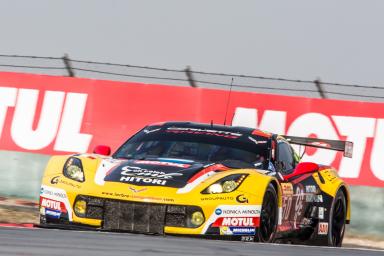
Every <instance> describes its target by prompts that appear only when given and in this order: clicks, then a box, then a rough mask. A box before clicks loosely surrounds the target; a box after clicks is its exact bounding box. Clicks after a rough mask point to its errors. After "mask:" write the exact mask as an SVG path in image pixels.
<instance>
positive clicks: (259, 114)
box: [0, 72, 384, 187]
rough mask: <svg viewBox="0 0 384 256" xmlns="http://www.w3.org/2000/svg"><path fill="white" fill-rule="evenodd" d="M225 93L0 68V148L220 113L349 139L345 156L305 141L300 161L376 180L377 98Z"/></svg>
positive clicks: (381, 179)
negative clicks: (351, 146)
mask: <svg viewBox="0 0 384 256" xmlns="http://www.w3.org/2000/svg"><path fill="white" fill-rule="evenodd" d="M228 93H229V92H228V91H226V90H219V89H207V88H192V87H182V86H170V85H157V84H143V83H132V82H114V81H103V80H91V79H82V78H70V77H56V76H47V75H32V74H22V73H11V72H0V149H2V150H13V151H25V152H35V153H43V154H49V155H52V154H63V153H68V152H92V150H93V148H94V147H95V146H96V145H100V144H102V145H109V146H111V147H112V150H116V149H117V147H118V146H119V145H121V144H122V143H123V142H124V141H125V140H126V139H128V138H129V137H130V136H131V135H133V134H134V133H136V132H137V131H139V130H140V129H142V128H143V127H144V126H145V125H147V124H151V123H157V122H163V121H195V122H205V123H210V122H211V121H212V122H213V123H215V124H223V123H224V120H227V125H239V126H248V127H253V128H257V127H258V128H260V129H263V130H267V131H270V132H273V133H278V134H286V135H290V136H300V137H307V136H311V137H315V138H316V137H317V138H322V139H330V140H349V141H352V142H353V143H354V150H353V157H352V158H345V157H343V156H342V153H341V152H337V151H332V150H327V149H315V148H307V149H306V151H305V155H304V161H313V162H317V163H321V164H325V165H332V166H334V167H335V168H337V169H338V170H339V175H340V176H341V177H342V178H344V179H345V180H346V181H347V182H349V184H355V185H373V186H380V187H384V165H383V163H382V161H381V160H382V159H384V150H383V149H384V104H383V103H368V102H360V101H345V100H330V99H314V98H306V97H292V96H282V95H272V94H261V93H252V92H237V91H233V92H232V94H231V97H230V99H229V108H228V113H227V112H226V106H227V100H228ZM226 113H227V116H225V115H226ZM177 132H181V131H177ZM224 135H226V134H224ZM226 136H236V135H232V134H230V135H226ZM297 149H298V150H299V148H297ZM301 151H303V147H302V148H301Z"/></svg>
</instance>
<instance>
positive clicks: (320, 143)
mask: <svg viewBox="0 0 384 256" xmlns="http://www.w3.org/2000/svg"><path fill="white" fill-rule="evenodd" d="M283 137H284V138H285V139H286V140H287V141H288V142H289V143H290V144H295V145H303V146H308V147H314V148H324V149H330V150H337V151H343V153H344V156H345V157H349V158H352V152H353V142H351V141H342V140H323V139H317V138H306V137H295V136H284V135H283Z"/></svg>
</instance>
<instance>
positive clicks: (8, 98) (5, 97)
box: [0, 87, 17, 138]
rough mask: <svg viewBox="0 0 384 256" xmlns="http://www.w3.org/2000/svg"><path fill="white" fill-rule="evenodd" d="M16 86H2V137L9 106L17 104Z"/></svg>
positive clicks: (0, 122)
mask: <svg viewBox="0 0 384 256" xmlns="http://www.w3.org/2000/svg"><path fill="white" fill-rule="evenodd" d="M16 94H17V89H16V88H10V87H0V138H1V135H2V134H3V127H4V122H5V117H6V115H7V111H8V108H9V107H13V106H15V104H16Z"/></svg>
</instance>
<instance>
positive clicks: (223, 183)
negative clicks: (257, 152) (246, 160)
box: [201, 174, 248, 194]
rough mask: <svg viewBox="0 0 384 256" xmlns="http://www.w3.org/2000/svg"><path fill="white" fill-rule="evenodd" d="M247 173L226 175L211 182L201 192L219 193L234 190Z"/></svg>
mask: <svg viewBox="0 0 384 256" xmlns="http://www.w3.org/2000/svg"><path fill="white" fill-rule="evenodd" d="M247 176H248V174H233V175H229V176H227V177H224V178H222V179H221V180H219V181H217V182H215V183H213V184H212V185H210V186H209V187H207V188H206V189H204V190H203V191H201V193H202V194H219V193H229V192H232V191H235V190H236V189H237V188H238V187H239V186H240V184H241V183H242V182H243V181H244V179H245V178H246V177H247Z"/></svg>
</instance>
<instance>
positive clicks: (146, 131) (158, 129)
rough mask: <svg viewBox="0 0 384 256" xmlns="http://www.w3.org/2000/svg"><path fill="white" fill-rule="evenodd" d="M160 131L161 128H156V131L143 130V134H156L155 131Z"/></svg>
mask: <svg viewBox="0 0 384 256" xmlns="http://www.w3.org/2000/svg"><path fill="white" fill-rule="evenodd" d="M160 130H161V128H157V129H153V130H148V129H144V132H145V133H146V134H148V133H152V132H157V131H160Z"/></svg>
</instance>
